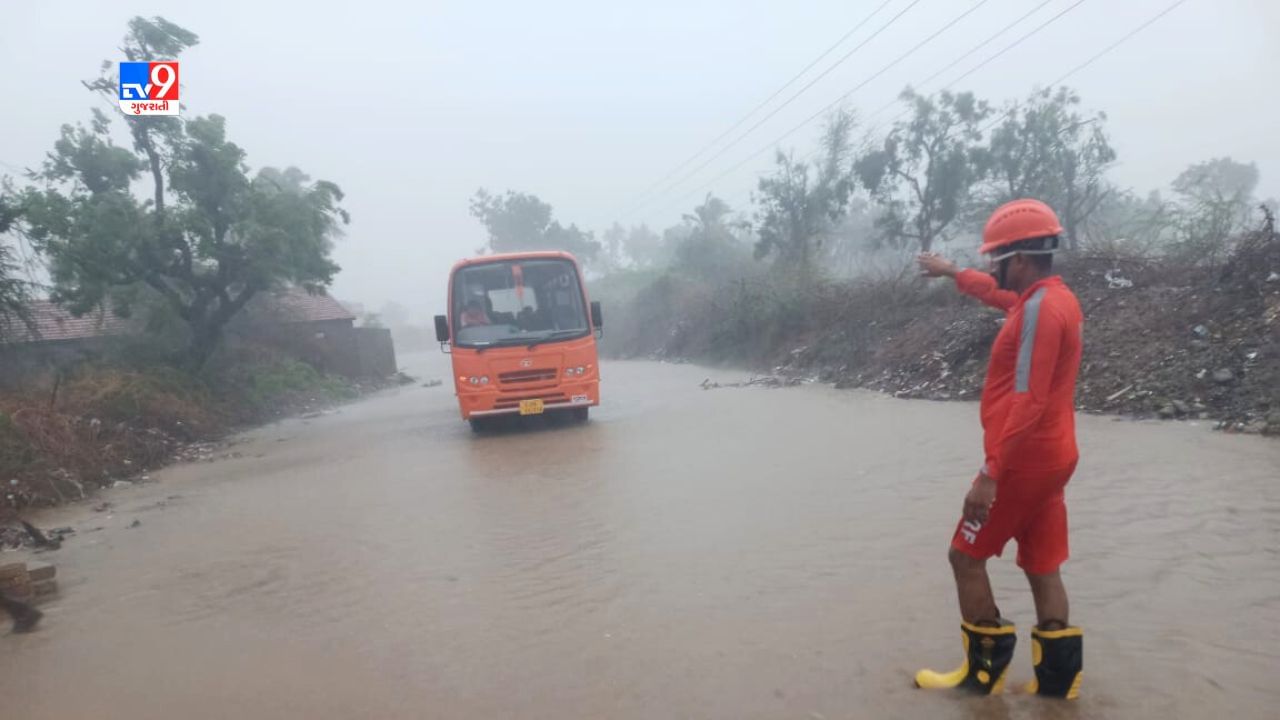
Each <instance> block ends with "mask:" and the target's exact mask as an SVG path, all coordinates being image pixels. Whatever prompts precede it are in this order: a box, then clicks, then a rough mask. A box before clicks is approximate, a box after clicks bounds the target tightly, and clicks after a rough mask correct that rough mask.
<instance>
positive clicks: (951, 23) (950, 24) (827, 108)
mask: <svg viewBox="0 0 1280 720" xmlns="http://www.w3.org/2000/svg"><path fill="white" fill-rule="evenodd" d="M1183 1H1184V2H1185V0H1183ZM986 2H987V0H981V1H980V2H978V3H977V4H976V5H974V6H972V7H970V8H969V9H968V10H965V11H964V12H962V13H960V14H959V15H957V16H956V17H954V18H952V19H951V20H950V21H949V22H947V24H945V25H943V26H942V27H941V28H938V29H937V30H935V31H934V32H933V34H931V35H929V36H928V37H926V38H925V39H924V40H921V41H920V42H918V43H916V44H915V45H914V46H912V47H911V49H909V50H907V51H906V52H905V53H903V54H901V55H899V56H898V57H897V58H896V59H894V60H893V61H892V62H890V63H889V64H888V65H885V66H884V67H882V68H880V69H879V70H877V71H876V72H875V73H874V74H872V75H871V76H870V77H868V78H867V79H865V80H863V81H862V82H860V83H858V84H857V85H856V86H854V87H853V89H851V90H849V91H848V92H846V93H845V94H843V95H841V96H840V97H838V98H836V99H835V100H834V101H833V102H831V103H830V104H828V105H826V106H825V107H823V108H822V109H821V110H819V111H818V112H816V113H814V114H812V115H810V116H809V117H807V118H805V119H804V120H803V121H802V122H801V123H800V124H799V125H796V126H795V127H793V128H791V129H790V130H788V131H787V132H785V133H783V134H782V135H781V136H779V137H778V138H777V139H776V140H774V141H773V142H771V143H769V144H768V145H765V146H764V147H762V148H761V149H759V150H757V151H756V152H754V153H752V154H750V155H748V156H747V157H745V158H743V160H742V161H741V162H739V163H738V164H736V165H734V166H732V167H730V168H729V169H728V170H725V171H724V172H722V173H720V174H719V175H717V176H715V177H714V178H712V179H711V180H710V181H709V182H707V183H706V184H704V185H701V186H699V187H698V189H696V190H694V191H693V192H691V193H689V194H687V195H684V196H681V198H680V200H682V201H683V200H685V199H687V198H689V197H691V196H693V195H696V194H698V193H700V192H702V191H703V190H705V189H707V188H708V187H710V186H711V185H714V184H715V183H716V182H717V181H719V180H721V179H722V178H724V177H725V176H726V175H729V174H730V173H732V172H734V171H735V170H737V169H738V168H740V167H742V166H743V165H746V164H747V163H748V162H751V161H752V160H754V159H756V158H757V157H759V156H760V155H762V154H764V153H766V152H768V151H769V150H771V149H773V148H774V147H776V146H777V145H778V143H780V142H782V141H783V140H786V139H787V138H789V137H791V136H792V135H794V134H795V133H796V132H798V131H800V130H801V129H803V128H804V127H805V126H806V125H808V124H809V123H811V122H813V121H814V120H816V119H818V118H819V117H822V116H823V115H825V114H826V113H828V112H830V111H831V110H832V109H833V108H835V107H837V106H838V105H840V104H842V103H843V102H845V101H846V100H848V99H849V97H850V96H851V95H853V94H854V93H855V92H857V91H859V90H861V89H862V88H864V87H866V86H867V85H868V84H870V83H871V82H872V81H874V80H876V79H877V78H879V77H880V76H881V75H883V74H885V73H886V72H888V71H889V70H892V69H893V68H894V67H896V66H897V65H898V64H899V63H901V62H902V61H904V60H906V59H907V58H909V57H911V56H912V55H914V54H915V53H916V52H917V51H919V50H920V49H921V48H923V47H924V46H925V45H928V44H929V43H931V42H933V41H934V40H936V39H937V38H938V36H939V35H942V34H943V33H945V32H946V31H948V30H950V29H951V28H953V27H955V26H956V25H958V24H959V23H960V22H961V21H962V20H964V19H965V18H966V17H968V16H969V15H970V14H972V13H973V12H974V11H975V10H977V9H978V8H980V7H982V6H983V5H985V4H986ZM713 159H714V158H713ZM686 179H687V178H686Z"/></svg>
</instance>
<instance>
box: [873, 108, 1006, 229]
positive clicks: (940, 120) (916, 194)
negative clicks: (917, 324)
mask: <svg viewBox="0 0 1280 720" xmlns="http://www.w3.org/2000/svg"><path fill="white" fill-rule="evenodd" d="M900 97H901V99H902V101H903V102H905V103H907V104H908V105H909V106H910V109H911V117H910V118H906V119H904V120H902V121H900V122H898V123H897V124H895V125H894V128H893V129H892V130H891V131H890V132H889V135H888V137H886V138H885V140H884V144H883V146H882V147H881V148H880V149H879V150H875V151H873V152H870V153H868V154H866V155H865V156H864V157H862V158H861V159H860V160H859V161H858V162H857V163H856V164H855V166H854V170H855V172H856V173H857V176H858V178H859V179H860V180H861V181H862V184H863V186H864V187H866V189H867V190H868V191H869V192H870V193H871V197H872V199H874V200H875V201H876V203H877V204H878V205H879V206H880V210H881V215H880V217H879V219H878V220H877V222H876V225H877V230H878V232H879V235H880V237H881V239H882V240H884V241H887V242H889V243H891V244H894V245H897V246H904V245H907V244H911V243H915V244H918V245H919V247H920V249H921V250H923V251H925V252H927V251H929V250H930V249H931V248H932V247H933V243H934V242H935V241H936V240H937V239H939V238H940V237H944V235H943V234H944V233H945V232H946V230H947V228H948V227H949V226H950V225H951V223H952V222H953V221H955V220H956V218H957V217H959V216H960V214H961V212H962V210H963V209H964V207H965V204H966V203H967V201H968V199H969V195H970V191H971V189H972V188H973V187H974V185H975V184H976V183H977V182H979V181H980V180H981V179H982V177H983V176H984V174H985V172H986V167H987V162H988V161H987V152H986V149H985V148H983V147H982V145H981V140H982V131H981V129H980V125H981V123H982V121H983V120H985V119H986V118H987V117H988V116H989V115H990V114H991V108H990V106H988V104H987V103H986V102H985V101H981V100H978V99H976V98H975V97H974V96H973V94H972V93H960V94H952V93H950V92H942V93H940V94H939V95H938V97H937V99H936V100H932V99H930V98H928V97H924V96H921V95H918V94H916V93H915V91H913V90H911V89H910V88H908V89H906V90H905V91H903V93H902V95H901V96H900Z"/></svg>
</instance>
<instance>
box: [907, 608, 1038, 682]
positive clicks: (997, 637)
mask: <svg viewBox="0 0 1280 720" xmlns="http://www.w3.org/2000/svg"><path fill="white" fill-rule="evenodd" d="M960 628H961V630H962V631H963V634H962V636H961V637H962V638H963V640H964V662H962V663H961V664H960V667H958V668H956V669H955V670H952V671H951V672H945V673H942V672H937V671H934V670H921V671H920V672H918V673H916V687H920V688H926V689H930V690H933V689H943V688H958V689H960V690H967V691H969V692H973V693H977V694H979V695H997V694H999V693H1000V691H1001V690H1003V689H1004V676H1005V672H1007V671H1008V669H1009V662H1010V661H1011V660H1013V648H1014V646H1015V645H1017V644H1018V634H1017V628H1015V627H1014V626H1013V623H1010V622H1006V621H1004V620H1001V621H1000V626H999V627H981V626H978V625H970V624H969V623H961V624H960Z"/></svg>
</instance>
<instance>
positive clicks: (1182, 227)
mask: <svg viewBox="0 0 1280 720" xmlns="http://www.w3.org/2000/svg"><path fill="white" fill-rule="evenodd" d="M1257 187H1258V166H1257V165H1255V164H1253V163H1248V164H1245V163H1240V162H1236V161H1234V160H1232V159H1231V158H1229V157H1223V158H1214V159H1212V160H1207V161H1205V162H1201V163H1196V164H1194V165H1191V166H1190V167H1188V168H1187V169H1186V170H1183V171H1182V172H1181V173H1180V174H1179V175H1178V177H1177V178H1175V179H1174V181H1173V192H1174V194H1175V195H1176V196H1177V198H1178V206H1177V210H1176V222H1175V226H1176V238H1175V240H1174V248H1173V249H1174V251H1175V252H1177V253H1179V254H1181V255H1183V257H1184V259H1186V260H1188V261H1191V262H1211V263H1212V262H1217V261H1219V260H1221V259H1222V258H1223V256H1224V255H1225V253H1226V251H1227V250H1228V249H1229V248H1228V246H1229V244H1230V241H1231V239H1232V238H1233V237H1234V236H1235V235H1237V234H1239V233H1241V232H1242V231H1244V229H1245V228H1246V226H1247V225H1248V224H1249V220H1250V216H1251V214H1252V212H1253V209H1254V207H1255V204H1256V203H1255V201H1254V192H1255V191H1256V190H1257Z"/></svg>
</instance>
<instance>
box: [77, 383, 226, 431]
mask: <svg viewBox="0 0 1280 720" xmlns="http://www.w3.org/2000/svg"><path fill="white" fill-rule="evenodd" d="M63 394H64V396H65V398H64V399H65V402H66V403H67V404H69V405H70V406H72V407H78V408H91V409H92V413H93V415H94V417H97V418H99V419H101V420H103V421H104V422H112V423H117V422H125V423H131V424H132V423H141V424H143V425H145V426H155V427H160V428H163V429H165V430H167V431H169V432H173V433H176V434H179V435H183V436H188V437H191V436H193V433H199V432H204V431H208V430H209V429H211V428H213V427H216V426H217V425H218V420H217V417H216V413H214V412H213V410H212V396H211V394H210V392H209V388H208V387H207V386H206V385H205V384H204V382H202V381H201V380H199V379H197V378H195V377H193V376H192V375H190V374H188V373H186V372H183V371H181V370H178V369H176V368H172V367H166V366H162V365H156V366H151V367H149V368H145V369H141V370H121V369H115V368H107V367H86V368H81V369H80V371H79V372H77V373H76V374H75V375H73V376H72V377H71V379H70V380H69V381H68V383H67V387H66V389H65V390H64V391H63Z"/></svg>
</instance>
